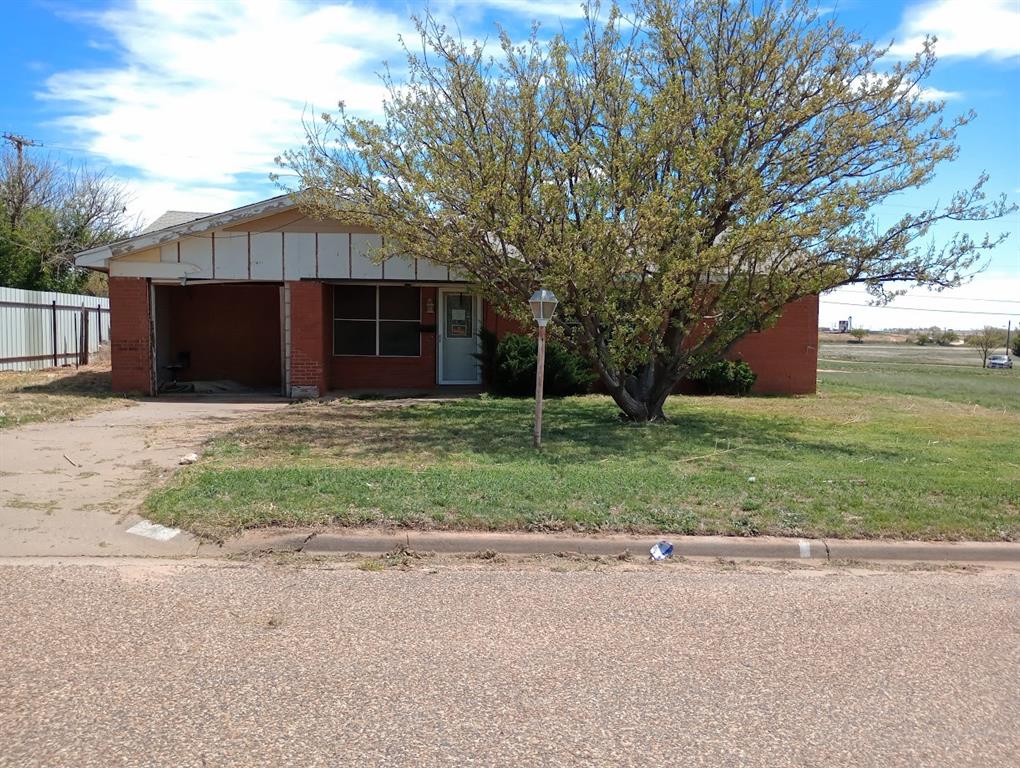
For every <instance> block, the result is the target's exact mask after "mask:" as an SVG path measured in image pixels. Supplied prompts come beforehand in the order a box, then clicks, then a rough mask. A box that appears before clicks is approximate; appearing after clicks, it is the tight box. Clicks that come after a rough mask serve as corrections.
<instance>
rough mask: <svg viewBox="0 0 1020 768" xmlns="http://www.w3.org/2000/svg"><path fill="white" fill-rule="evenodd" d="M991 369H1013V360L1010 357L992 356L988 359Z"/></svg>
mask: <svg viewBox="0 0 1020 768" xmlns="http://www.w3.org/2000/svg"><path fill="white" fill-rule="evenodd" d="M988 367H989V368H1012V367H1013V360H1012V359H1011V358H1010V356H1009V355H991V356H989V358H988Z"/></svg>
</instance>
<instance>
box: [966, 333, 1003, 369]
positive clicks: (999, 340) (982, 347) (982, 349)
mask: <svg viewBox="0 0 1020 768" xmlns="http://www.w3.org/2000/svg"><path fill="white" fill-rule="evenodd" d="M966 343H967V346H970V347H974V348H975V349H976V350H977V352H978V354H979V355H981V365H982V367H984V366H987V365H988V356H989V355H990V354H992V352H994V351H995V350H996V349H998V348H999V347H1001V346H1004V345H1005V343H1006V329H1005V328H996V327H994V326H991V325H986V326H985V327H984V328H982V329H981V330H980V331H976V332H974V333H972V334H970V335H969V336H968V337H967V342H966Z"/></svg>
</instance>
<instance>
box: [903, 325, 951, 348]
mask: <svg viewBox="0 0 1020 768" xmlns="http://www.w3.org/2000/svg"><path fill="white" fill-rule="evenodd" d="M959 340H960V336H959V334H958V333H956V331H954V330H952V329H950V328H946V329H942V328H939V327H938V326H937V325H933V326H932V327H931V328H928V329H927V330H924V331H918V333H917V334H916V336H914V343H915V344H917V345H918V346H920V347H926V346H929V345H931V344H937V345H938V346H940V347H948V346H950V345H951V344H953V343H954V342H956V341H959Z"/></svg>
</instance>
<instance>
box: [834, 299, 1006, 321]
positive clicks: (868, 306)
mask: <svg viewBox="0 0 1020 768" xmlns="http://www.w3.org/2000/svg"><path fill="white" fill-rule="evenodd" d="M822 300H823V301H824V302H826V303H827V304H839V305H840V306H844V307H864V308H866V309H901V310H910V311H912V312H944V313H946V314H947V315H987V316H991V317H1008V316H1009V315H1013V314H1017V315H1020V310H1016V311H1009V310H1007V311H1005V312H976V311H974V310H967V309H932V308H931V307H894V306H892V305H890V304H884V305H882V304H879V305H875V304H856V303H854V302H852V301H830V300H829V299H822Z"/></svg>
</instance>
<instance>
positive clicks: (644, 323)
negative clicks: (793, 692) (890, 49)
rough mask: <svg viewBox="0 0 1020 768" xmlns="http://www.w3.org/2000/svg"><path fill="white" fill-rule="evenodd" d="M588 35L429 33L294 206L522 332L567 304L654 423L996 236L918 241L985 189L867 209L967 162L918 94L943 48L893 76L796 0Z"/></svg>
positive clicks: (660, 9)
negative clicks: (817, 319) (776, 336)
mask: <svg viewBox="0 0 1020 768" xmlns="http://www.w3.org/2000/svg"><path fill="white" fill-rule="evenodd" d="M597 16H598V9H597V7H595V6H591V7H589V13H588V17H587V20H586V23H585V25H584V29H583V32H582V33H581V34H580V35H579V37H578V39H577V40H574V41H568V40H566V39H564V37H563V36H557V37H554V38H553V39H552V40H551V41H549V42H546V43H543V42H541V41H540V40H539V37H538V34H537V29H536V30H535V31H533V33H532V35H531V37H530V39H529V40H528V41H527V42H525V43H524V44H514V43H512V42H511V40H510V39H509V37H508V36H507V35H506V34H502V35H501V38H500V39H501V43H502V50H501V53H500V54H499V55H498V56H494V57H490V56H488V55H487V54H486V50H485V48H484V46H483V45H482V44H480V43H477V42H475V43H465V42H463V41H462V40H460V39H458V38H454V37H453V36H451V35H450V34H448V33H447V31H446V30H445V29H444V28H443V27H442V26H441V25H439V24H438V23H437V22H436V21H435V20H434V19H433V18H431V17H426V18H424V19H423V20H421V21H420V22H419V26H418V29H419V32H420V41H418V42H420V47H417V43H416V48H415V49H414V50H411V49H410V48H408V51H407V54H408V55H407V71H406V73H402V74H401V76H400V77H396V76H394V74H393V73H391V72H389V71H387V72H386V73H385V74H384V76H383V77H384V81H385V83H386V85H387V86H388V88H389V97H388V99H387V102H386V105H385V117H384V119H383V120H381V121H375V120H366V119H358V118H356V117H353V116H351V115H350V114H348V113H347V112H345V111H344V109H343V105H342V104H341V107H340V111H339V113H338V114H336V115H324V116H323V118H322V121H318V122H313V123H311V124H310V125H309V126H308V129H309V130H308V142H307V145H306V146H305V147H304V148H303V149H302V150H299V151H295V152H291V153H288V154H287V155H285V156H284V157H283V158H282V159H281V163H282V165H283V166H285V167H287V168H289V169H291V170H292V171H294V172H296V175H297V177H298V178H299V180H300V184H301V187H302V189H303V190H304V194H302V196H301V200H302V204H303V205H304V206H305V207H306V208H307V209H308V210H309V211H310V212H311V213H313V214H315V215H320V216H331V217H339V218H343V219H347V220H350V221H356V222H358V223H361V224H364V225H367V226H370V227H373V228H374V229H376V230H377V231H379V232H381V233H382V234H383V235H384V236H385V242H386V246H385V249H386V253H394V252H403V253H409V254H411V255H414V256H417V257H423V258H428V259H432V260H433V261H437V262H440V263H442V264H446V265H449V266H451V267H453V268H455V269H456V270H458V271H459V272H460V273H461V274H463V275H466V276H468V277H469V278H471V279H473V280H476V281H477V282H478V284H479V286H480V288H481V290H482V291H484V292H485V294H486V296H487V297H488V298H489V299H490V300H492V301H493V302H494V303H495V304H496V305H497V307H498V308H499V309H500V311H502V312H504V313H506V314H507V315H511V316H515V317H518V318H520V319H521V320H523V321H527V320H528V317H527V314H526V313H527V307H526V304H525V300H526V298H527V296H528V295H529V294H530V293H531V292H532V290H533V289H535V288H536V287H537V286H539V285H542V286H544V287H548V288H551V289H553V290H554V291H555V292H556V293H557V295H558V296H560V298H561V300H562V304H561V306H562V311H563V314H562V318H561V322H560V323H558V324H557V326H556V328H557V332H558V333H559V334H561V335H562V337H563V340H564V341H565V342H566V343H567V344H569V345H570V346H571V347H573V348H574V349H575V350H577V351H579V352H581V353H582V354H584V355H585V356H586V357H587V359H589V360H590V361H591V363H592V365H593V366H594V367H595V369H596V370H597V371H598V374H599V376H600V378H601V380H602V382H603V384H604V386H605V387H606V389H607V390H608V391H609V393H610V394H611V395H612V396H613V398H614V399H615V400H616V402H617V403H618V404H619V406H620V408H621V409H622V410H623V411H624V413H625V414H626V415H627V416H628V417H629V418H631V419H634V420H654V419H661V418H663V403H664V402H665V400H666V398H667V397H668V396H669V394H670V393H671V392H673V390H674V388H675V386H676V384H677V382H678V381H679V380H680V379H681V378H683V377H685V376H688V375H690V374H692V373H696V372H697V371H698V370H699V369H701V368H703V367H704V366H706V365H708V364H710V363H712V362H713V361H715V360H717V359H718V358H719V357H720V356H722V355H724V354H725V353H726V352H727V350H728V349H730V347H732V345H733V344H734V343H735V342H736V341H738V340H739V339H740V338H741V337H742V336H744V335H746V334H747V333H749V332H750V331H752V330H758V329H762V328H765V327H768V326H769V325H770V324H772V323H774V322H775V321H776V319H777V318H778V317H779V315H780V314H781V311H782V309H783V307H784V306H785V305H786V304H787V303H789V302H790V301H793V300H796V299H799V298H801V297H805V296H809V295H813V294H817V293H820V292H821V291H825V290H828V289H831V288H834V287H837V286H841V285H846V284H849V283H863V284H865V285H867V286H868V287H869V288H870V289H871V290H872V291H873V293H874V294H875V296H876V297H877V298H883V297H886V296H888V292H887V290H886V288H885V287H884V284H886V283H888V282H890V281H909V282H910V283H913V284H917V285H924V286H929V287H934V288H945V287H949V286H954V285H957V284H958V283H959V282H960V281H961V280H963V279H965V277H966V276H967V275H968V272H969V271H970V270H972V269H973V268H974V267H975V265H976V263H977V260H978V259H979V257H980V255H981V252H982V251H984V250H986V249H989V248H991V247H994V246H995V245H996V244H997V243H998V242H999V241H1000V240H1001V236H1000V237H988V236H986V237H985V238H984V239H983V240H981V241H975V240H973V239H971V238H970V237H968V236H967V235H964V234H961V235H957V236H955V237H952V238H951V239H949V240H948V241H947V242H944V243H942V244H934V243H931V242H928V243H926V244H921V241H922V239H924V237H925V235H926V234H928V233H929V231H930V230H931V228H932V226H933V225H935V224H937V223H939V222H943V221H970V220H985V219H990V218H993V217H996V216H1000V215H1002V214H1003V213H1005V212H1007V211H1008V210H1010V206H1008V205H1007V203H1006V201H1005V200H1004V199H1002V200H998V201H995V202H991V203H989V202H987V201H986V200H985V195H984V193H983V192H982V188H983V185H984V184H985V177H984V176H982V177H980V178H978V179H977V180H976V183H975V185H974V186H973V187H972V188H970V189H967V190H965V191H962V192H960V193H958V194H957V195H955V196H954V197H953V198H952V199H951V200H949V201H948V202H946V203H945V204H944V205H942V206H941V207H930V208H925V207H923V206H921V207H919V208H918V210H916V212H913V213H908V214H904V215H903V216H902V217H901V218H900V219H899V220H898V221H895V222H893V223H891V224H888V223H886V225H885V226H880V225H879V222H878V220H877V219H876V217H875V216H873V215H872V214H871V211H872V209H873V207H874V206H876V205H879V204H881V203H883V202H884V201H887V200H889V199H890V198H892V197H894V196H896V195H899V194H900V193H904V192H908V191H910V190H914V189H916V188H918V187H921V186H923V185H924V184H925V183H926V182H928V181H930V180H931V179H932V177H933V175H934V173H935V171H936V169H937V168H938V167H939V166H940V165H941V164H942V163H943V162H945V161H948V160H951V159H953V158H954V157H955V156H956V154H957V147H956V145H955V141H954V139H955V135H956V131H957V129H958V128H960V127H961V126H963V125H965V124H966V123H967V122H968V121H969V120H970V119H971V117H972V116H971V115H967V116H963V117H959V118H955V119H952V120H949V121H945V120H943V118H942V111H943V108H944V104H943V103H942V102H938V101H931V100H929V99H928V98H927V97H926V94H925V92H924V90H923V87H922V84H923V82H924V81H925V79H926V78H927V77H928V76H929V74H930V73H931V71H932V67H933V66H934V64H935V56H934V53H933V42H932V41H929V42H927V43H926V44H925V46H924V49H923V50H922V51H920V52H919V53H918V55H917V56H916V57H915V58H914V59H913V60H911V61H907V62H901V63H895V64H890V65H888V66H886V63H885V61H884V60H883V54H884V53H885V51H884V50H883V49H881V48H878V47H876V46H874V45H873V44H871V43H869V42H866V41H864V40H862V39H861V38H860V37H859V36H857V35H856V34H854V33H852V32H849V31H847V30H845V29H843V28H841V27H840V26H839V25H838V24H837V23H836V22H835V21H824V20H822V19H820V18H819V17H818V16H817V14H816V13H815V12H814V11H813V10H812V8H811V6H810V5H809V4H808V3H807V2H806V1H805V0H758V1H756V2H751V1H750V0H732V1H730V0H689V1H685V2H681V1H680V0H637V2H636V3H635V4H634V6H633V8H631V9H630V10H628V12H627V16H626V17H625V16H624V15H623V14H622V13H621V12H620V11H619V10H617V9H616V8H613V9H611V10H609V11H608V12H607V13H606V14H605V17H604V18H601V19H599V18H597ZM909 199H910V198H909V197H901V198H899V202H900V203H901V204H902V203H903V202H904V201H909Z"/></svg>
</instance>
